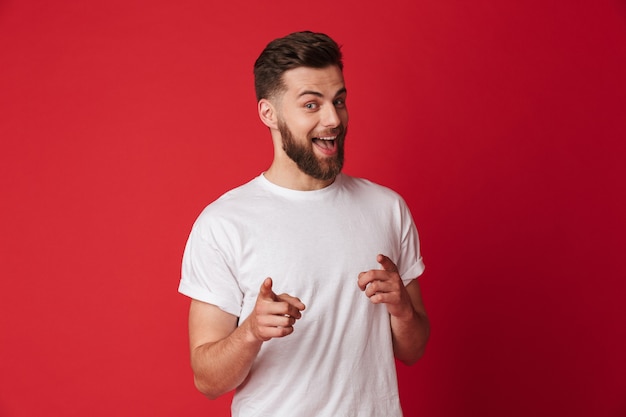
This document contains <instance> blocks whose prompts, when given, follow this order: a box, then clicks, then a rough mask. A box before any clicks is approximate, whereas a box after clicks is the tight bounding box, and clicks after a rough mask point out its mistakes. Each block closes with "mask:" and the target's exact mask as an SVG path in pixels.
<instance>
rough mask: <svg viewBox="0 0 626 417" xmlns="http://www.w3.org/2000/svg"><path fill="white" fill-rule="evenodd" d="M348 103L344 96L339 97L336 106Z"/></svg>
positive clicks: (343, 105)
mask: <svg viewBox="0 0 626 417" xmlns="http://www.w3.org/2000/svg"><path fill="white" fill-rule="evenodd" d="M345 105H346V100H345V99H343V98H338V99H337V100H335V107H345Z"/></svg>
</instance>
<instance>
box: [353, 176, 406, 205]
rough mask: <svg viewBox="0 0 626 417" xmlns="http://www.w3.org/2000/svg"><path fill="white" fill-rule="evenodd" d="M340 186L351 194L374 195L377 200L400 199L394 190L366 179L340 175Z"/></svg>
mask: <svg viewBox="0 0 626 417" xmlns="http://www.w3.org/2000/svg"><path fill="white" fill-rule="evenodd" d="M342 184H343V186H344V188H346V189H347V190H350V191H352V192H356V193H364V194H367V195H374V196H376V197H378V198H381V197H382V198H384V197H386V198H389V199H392V200H397V199H400V200H401V199H402V197H401V196H400V194H398V193H397V192H396V191H395V190H393V189H391V188H390V187H387V186H385V185H382V184H379V183H377V182H374V181H372V180H370V179H367V178H363V177H353V176H350V175H346V174H342Z"/></svg>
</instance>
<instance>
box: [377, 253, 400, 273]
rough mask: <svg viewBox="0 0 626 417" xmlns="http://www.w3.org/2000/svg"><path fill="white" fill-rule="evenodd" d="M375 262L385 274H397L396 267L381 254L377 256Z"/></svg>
mask: <svg viewBox="0 0 626 417" xmlns="http://www.w3.org/2000/svg"><path fill="white" fill-rule="evenodd" d="M376 261H377V262H378V263H379V264H380V266H382V267H383V269H384V270H385V271H387V272H398V267H397V266H396V264H394V263H393V261H392V260H391V259H389V258H388V257H387V256H385V255H383V254H379V255H378V257H377V258H376Z"/></svg>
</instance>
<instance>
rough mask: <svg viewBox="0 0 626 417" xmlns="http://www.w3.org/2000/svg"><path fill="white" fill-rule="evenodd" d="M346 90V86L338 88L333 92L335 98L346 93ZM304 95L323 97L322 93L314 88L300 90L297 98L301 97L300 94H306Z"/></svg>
mask: <svg viewBox="0 0 626 417" xmlns="http://www.w3.org/2000/svg"><path fill="white" fill-rule="evenodd" d="M347 92H348V90H347V89H346V87H342V88H340V89H339V90H338V91H337V92H336V93H335V98H336V97H338V96H340V95H342V94H345V93H347ZM306 95H312V96H316V97H324V95H323V94H322V93H320V92H319V91H314V90H306V91H303V92H301V93H300V94H298V98H300V97H302V96H306Z"/></svg>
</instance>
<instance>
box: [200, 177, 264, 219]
mask: <svg viewBox="0 0 626 417" xmlns="http://www.w3.org/2000/svg"><path fill="white" fill-rule="evenodd" d="M261 188H262V187H261V186H260V185H259V177H255V178H253V179H251V180H250V181H248V182H246V183H244V184H241V185H239V186H237V187H235V188H232V189H230V190H228V191H226V192H225V193H223V194H222V195H220V196H219V197H218V198H217V199H215V200H214V201H212V202H211V203H210V204H208V205H207V206H206V207H205V208H204V210H202V213H200V216H199V219H208V218H224V217H228V216H229V214H236V213H238V212H240V211H241V210H245V209H246V208H248V207H250V206H251V204H250V201H251V200H254V198H255V195H258V194H259V193H260V192H261Z"/></svg>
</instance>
